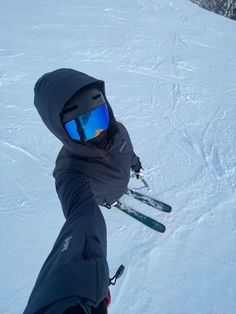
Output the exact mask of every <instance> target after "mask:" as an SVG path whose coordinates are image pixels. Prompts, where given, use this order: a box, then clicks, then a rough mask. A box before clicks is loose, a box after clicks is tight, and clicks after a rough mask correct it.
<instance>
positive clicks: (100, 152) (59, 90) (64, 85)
mask: <svg viewBox="0 0 236 314" xmlns="http://www.w3.org/2000/svg"><path fill="white" fill-rule="evenodd" d="M88 86H95V87H97V88H98V89H99V90H101V91H102V93H103V94H104V96H105V99H106V94H105V86H104V82H103V81H101V80H97V79H95V78H93V77H90V76H88V75H87V74H84V73H81V72H78V71H75V70H72V69H59V70H56V71H54V72H51V73H47V74H45V75H44V76H42V77H41V78H40V79H39V80H38V82H37V83H36V85H35V106H36V108H37V110H38V112H39V114H40V116H41V118H42V120H43V122H44V123H45V124H46V126H47V127H48V129H49V130H50V131H51V132H52V133H53V134H55V135H56V136H57V138H59V139H60V140H61V141H62V143H63V144H64V145H63V147H62V149H61V151H60V153H59V155H58V157H57V160H56V167H55V169H54V173H53V175H54V177H55V179H57V177H58V176H59V175H60V173H61V172H63V171H65V170H67V171H73V172H76V173H80V174H82V175H84V176H85V177H86V178H87V179H88V180H89V183H90V186H91V189H92V191H93V193H94V195H95V198H96V200H97V203H98V204H99V205H103V204H104V203H108V204H113V203H114V202H116V201H117V200H118V199H119V198H120V197H121V196H122V195H123V194H124V193H125V191H126V188H127V185H128V182H129V178H130V168H131V167H132V166H134V165H135V164H136V163H138V162H139V158H138V157H137V156H136V155H135V153H134V152H133V146H132V143H131V140H130V137H129V135H128V132H127V130H126V129H125V127H124V126H123V125H122V124H121V123H119V122H117V121H116V120H115V117H114V114H113V112H112V109H111V106H110V105H109V102H108V100H107V99H106V102H107V104H108V107H109V116H110V126H109V130H108V132H110V133H111V134H112V136H111V138H110V141H109V142H108V143H107V145H106V147H105V148H104V149H99V148H97V147H95V146H94V145H90V146H88V145H85V144H80V143H77V142H74V141H73V140H71V138H70V137H69V135H68V134H67V132H66V130H65V129H64V126H63V125H62V122H61V116H60V115H61V112H62V110H63V107H64V105H65V103H66V102H67V101H68V100H69V99H70V98H71V97H72V96H73V95H74V94H75V93H78V92H79V90H81V89H83V88H85V87H88Z"/></svg>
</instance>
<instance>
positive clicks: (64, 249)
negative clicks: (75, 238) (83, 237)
mask: <svg viewBox="0 0 236 314" xmlns="http://www.w3.org/2000/svg"><path fill="white" fill-rule="evenodd" d="M71 239H72V236H70V237H67V238H66V239H65V240H64V243H63V248H62V250H61V253H62V252H65V251H67V250H68V247H69V244H70V240H71Z"/></svg>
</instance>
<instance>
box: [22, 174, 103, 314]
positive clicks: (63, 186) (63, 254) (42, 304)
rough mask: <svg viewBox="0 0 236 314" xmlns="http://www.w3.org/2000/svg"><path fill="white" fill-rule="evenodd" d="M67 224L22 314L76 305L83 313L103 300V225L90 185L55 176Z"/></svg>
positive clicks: (71, 177) (72, 177)
mask: <svg viewBox="0 0 236 314" xmlns="http://www.w3.org/2000/svg"><path fill="white" fill-rule="evenodd" d="M55 179H56V190H57V193H58V197H59V199H60V202H61V206H62V209H63V213H64V215H65V218H66V221H65V224H64V225H63V227H62V229H61V231H60V233H59V236H58V238H57V240H56V242H55V244H54V246H53V248H52V251H51V253H50V254H49V256H48V258H47V259H46V261H45V263H44V265H43V267H42V269H41V271H40V273H39V275H38V278H37V281H36V283H35V286H34V288H33V290H32V293H31V296H30V298H29V301H28V304H27V307H26V309H25V311H24V314H34V313H37V312H39V313H41V311H42V313H47V314H51V313H57V314H61V313H63V312H64V310H65V309H66V308H67V307H72V306H75V305H78V304H80V305H81V306H82V308H83V309H84V310H85V313H90V310H89V308H90V307H91V306H92V307H96V306H98V304H99V303H100V302H101V301H102V300H104V299H105V298H106V296H107V291H108V285H109V273H108V265H107V261H106V249H107V239H106V225H105V221H104V218H103V215H102V213H101V211H100V209H99V207H98V206H97V204H96V202H95V200H94V197H93V194H92V192H91V189H90V186H89V184H88V182H87V181H86V180H85V179H84V178H83V176H81V175H78V174H77V173H75V172H64V173H63V172H61V173H60V174H59V175H58V174H56V175H55Z"/></svg>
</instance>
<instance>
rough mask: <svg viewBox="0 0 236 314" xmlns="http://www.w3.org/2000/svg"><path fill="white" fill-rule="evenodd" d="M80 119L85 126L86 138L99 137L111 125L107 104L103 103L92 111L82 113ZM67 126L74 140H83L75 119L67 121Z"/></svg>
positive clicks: (83, 126)
mask: <svg viewBox="0 0 236 314" xmlns="http://www.w3.org/2000/svg"><path fill="white" fill-rule="evenodd" d="M78 119H79V123H80V125H81V127H82V128H83V131H84V135H85V138H86V140H90V139H93V138H94V137H97V136H98V135H99V134H100V133H101V132H103V131H105V130H107V128H108V125H109V113H108V107H107V104H103V105H101V106H99V107H97V108H95V109H93V110H91V111H88V112H85V113H83V114H81V115H80V116H79V117H78ZM65 128H66V130H67V132H68V133H69V135H70V137H71V138H72V139H73V140H77V141H80V140H81V136H80V134H79V132H78V130H77V124H76V121H75V120H71V121H69V122H67V123H65Z"/></svg>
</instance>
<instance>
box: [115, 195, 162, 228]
mask: <svg viewBox="0 0 236 314" xmlns="http://www.w3.org/2000/svg"><path fill="white" fill-rule="evenodd" d="M114 206H115V207H116V208H118V209H120V210H121V211H123V212H124V213H126V214H128V215H129V216H131V217H132V218H134V219H136V220H138V221H139V222H141V223H142V224H144V225H145V226H147V227H149V228H151V229H153V230H155V231H157V232H161V233H163V232H165V230H166V227H165V225H163V224H162V223H160V222H159V221H157V220H154V219H152V218H151V217H149V216H146V215H144V214H142V213H141V212H139V211H137V210H135V209H133V208H132V207H130V206H127V205H125V204H123V203H121V202H120V201H118V202H117V203H116V204H114Z"/></svg>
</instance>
